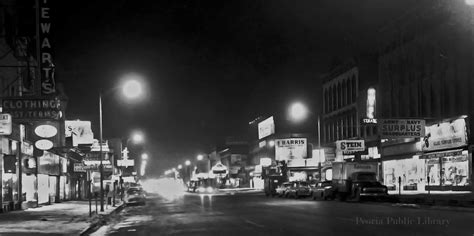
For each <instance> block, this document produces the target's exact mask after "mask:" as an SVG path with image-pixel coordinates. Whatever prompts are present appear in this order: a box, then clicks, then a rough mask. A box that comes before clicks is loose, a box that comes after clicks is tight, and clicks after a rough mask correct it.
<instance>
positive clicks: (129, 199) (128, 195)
mask: <svg viewBox="0 0 474 236" xmlns="http://www.w3.org/2000/svg"><path fill="white" fill-rule="evenodd" d="M123 200H124V201H125V204H127V205H131V204H140V205H145V204H146V195H145V192H144V191H143V190H142V189H140V188H135V187H134V188H129V189H127V191H126V192H125V196H124V199H123Z"/></svg>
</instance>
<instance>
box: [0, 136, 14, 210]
mask: <svg viewBox="0 0 474 236" xmlns="http://www.w3.org/2000/svg"><path fill="white" fill-rule="evenodd" d="M0 141H1V143H0V161H1V163H0V175H1V176H0V180H1V181H0V183H1V185H0V186H1V190H2V192H1V198H0V202H1V207H2V209H1V210H5V211H10V210H14V209H15V208H16V203H18V201H19V195H18V175H17V173H18V170H17V166H16V162H17V154H18V142H17V141H15V140H11V139H7V138H2V137H0Z"/></svg>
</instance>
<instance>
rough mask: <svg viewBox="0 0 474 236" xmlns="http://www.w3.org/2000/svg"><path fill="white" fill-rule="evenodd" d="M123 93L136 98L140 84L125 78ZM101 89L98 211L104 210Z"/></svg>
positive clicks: (139, 90) (100, 106)
mask: <svg viewBox="0 0 474 236" xmlns="http://www.w3.org/2000/svg"><path fill="white" fill-rule="evenodd" d="M122 91H123V94H124V95H125V97H126V98H128V99H136V98H138V97H140V96H141V95H142V86H141V84H140V83H139V82H138V81H137V80H135V79H134V80H129V79H127V80H126V81H125V83H124V84H123V86H122ZM102 123H103V119H102V90H100V91H99V148H100V149H99V152H100V153H99V158H100V165H99V172H100V191H99V195H100V211H101V212H103V211H104V165H103V159H104V153H103V150H102V146H103V142H104V140H103V132H102V128H103V126H102Z"/></svg>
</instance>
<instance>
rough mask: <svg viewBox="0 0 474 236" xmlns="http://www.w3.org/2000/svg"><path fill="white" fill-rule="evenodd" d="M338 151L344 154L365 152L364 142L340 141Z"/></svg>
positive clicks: (337, 142)
mask: <svg viewBox="0 0 474 236" xmlns="http://www.w3.org/2000/svg"><path fill="white" fill-rule="evenodd" d="M336 150H337V151H340V152H342V153H343V154H350V153H354V152H362V151H364V150H365V141H364V140H339V141H336Z"/></svg>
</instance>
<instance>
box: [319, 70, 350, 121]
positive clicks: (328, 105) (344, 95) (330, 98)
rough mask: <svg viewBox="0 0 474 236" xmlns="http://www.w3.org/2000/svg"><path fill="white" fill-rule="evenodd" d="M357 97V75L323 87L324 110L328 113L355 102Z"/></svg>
mask: <svg viewBox="0 0 474 236" xmlns="http://www.w3.org/2000/svg"><path fill="white" fill-rule="evenodd" d="M356 99H357V77H356V75H352V76H350V77H347V79H345V80H343V81H341V82H339V83H337V84H334V85H331V86H329V87H327V88H324V112H325V113H329V112H332V111H335V110H337V109H340V108H342V107H345V106H347V105H350V104H352V103H355V102H356Z"/></svg>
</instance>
